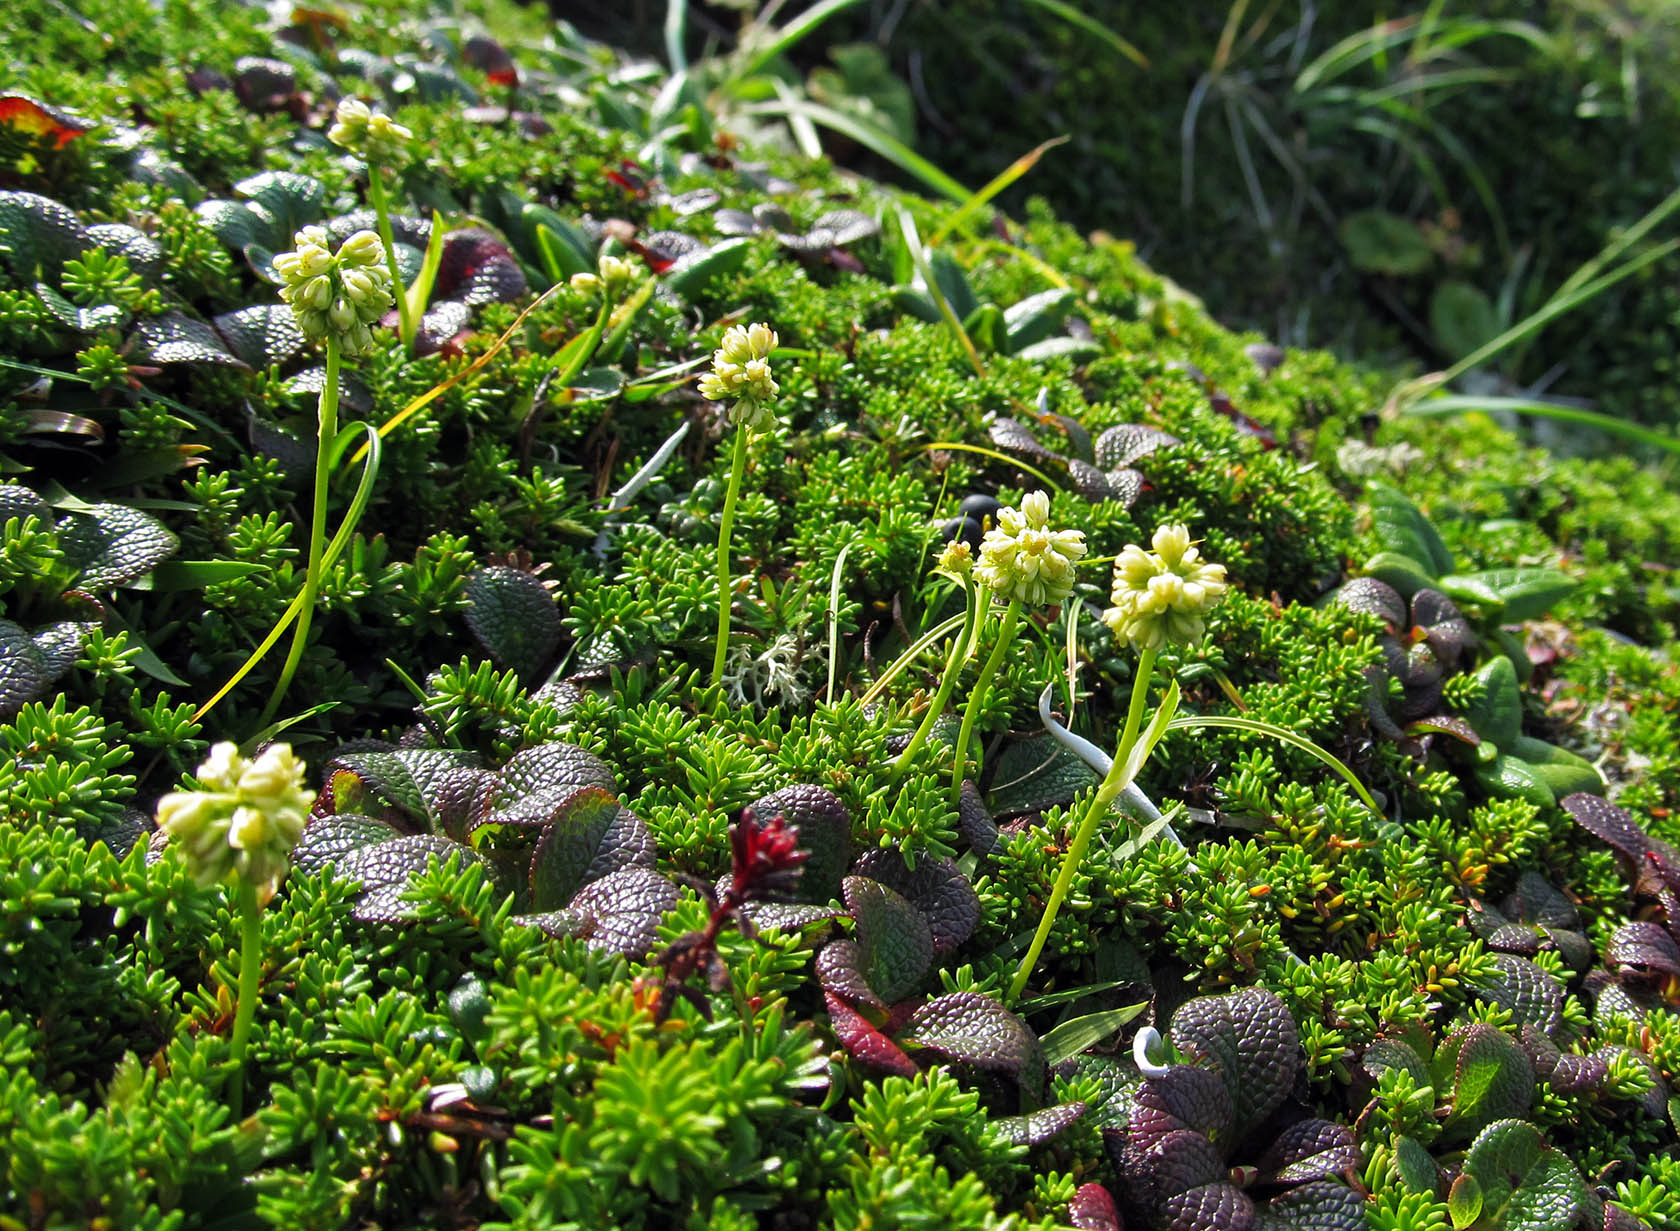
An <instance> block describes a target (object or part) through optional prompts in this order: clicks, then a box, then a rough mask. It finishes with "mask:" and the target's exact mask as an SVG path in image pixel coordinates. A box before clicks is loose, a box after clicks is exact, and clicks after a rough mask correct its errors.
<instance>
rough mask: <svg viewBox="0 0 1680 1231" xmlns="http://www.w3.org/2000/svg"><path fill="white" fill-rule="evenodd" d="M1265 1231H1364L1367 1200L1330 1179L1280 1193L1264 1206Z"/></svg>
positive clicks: (1262, 1224)
mask: <svg viewBox="0 0 1680 1231" xmlns="http://www.w3.org/2000/svg"><path fill="white" fill-rule="evenodd" d="M1259 1225H1260V1227H1261V1229H1262V1231H1364V1229H1365V1199H1364V1198H1363V1197H1361V1196H1360V1195H1359V1194H1358V1193H1356V1192H1355V1191H1354V1190H1353V1189H1351V1188H1349V1187H1348V1186H1347V1185H1345V1184H1337V1183H1335V1182H1333V1181H1330V1180H1313V1181H1311V1182H1310V1183H1307V1184H1302V1185H1299V1186H1298V1187H1295V1188H1291V1189H1289V1190H1288V1191H1287V1192H1282V1193H1279V1194H1278V1195H1277V1196H1275V1197H1273V1198H1272V1199H1271V1200H1270V1201H1268V1202H1267V1203H1266V1204H1265V1205H1263V1206H1261V1207H1260V1224H1259Z"/></svg>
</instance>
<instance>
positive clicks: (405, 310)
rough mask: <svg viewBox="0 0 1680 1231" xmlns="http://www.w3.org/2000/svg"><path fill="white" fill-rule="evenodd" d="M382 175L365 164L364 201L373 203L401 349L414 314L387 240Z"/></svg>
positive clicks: (407, 343)
mask: <svg viewBox="0 0 1680 1231" xmlns="http://www.w3.org/2000/svg"><path fill="white" fill-rule="evenodd" d="M384 177H385V173H384V172H383V171H382V170H380V168H379V166H378V165H377V164H375V163H372V162H370V163H368V199H369V200H370V201H371V202H372V203H373V217H374V225H375V226H377V227H378V229H379V242H380V243H382V244H383V245H385V268H386V269H388V270H390V271H391V290H392V291H393V292H394V293H395V295H396V299H397V320H398V326H397V331H398V333H400V334H401V336H402V344H403V349H404V350H405V351H406V350H407V349H408V348H409V347H411V346H413V345H414V310H413V309H412V308H411V307H410V306H409V303H408V291H407V289H406V288H405V287H404V286H403V279H402V270H401V269H400V268H399V267H398V265H397V245H396V242H395V241H394V240H393V239H392V238H391V206H390V202H389V201H388V200H387V199H386V196H385V178H384Z"/></svg>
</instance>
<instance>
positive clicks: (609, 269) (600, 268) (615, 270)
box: [571, 256, 636, 299]
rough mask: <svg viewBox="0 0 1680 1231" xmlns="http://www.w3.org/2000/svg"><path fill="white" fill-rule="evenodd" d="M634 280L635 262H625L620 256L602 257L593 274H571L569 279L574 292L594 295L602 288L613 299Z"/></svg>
mask: <svg viewBox="0 0 1680 1231" xmlns="http://www.w3.org/2000/svg"><path fill="white" fill-rule="evenodd" d="M635 280H636V264H635V262H634V261H628V260H625V259H624V258H623V257H621V256H603V257H602V258H601V259H600V261H599V262H598V263H597V264H596V266H595V272H594V273H592V274H591V273H581V274H573V275H572V278H571V282H572V289H573V290H575V291H582V292H583V293H584V294H586V295H596V294H599V293H600V292H601V290H602V289H603V288H604V289H605V290H606V292H607V294H608V295H609V296H611V297H612V298H614V299H617V298H618V297H619V295H621V294H622V293H623V292H624V289H625V288H626V287H627V286H629V285H630V284H631V283H632V282H634V281H635Z"/></svg>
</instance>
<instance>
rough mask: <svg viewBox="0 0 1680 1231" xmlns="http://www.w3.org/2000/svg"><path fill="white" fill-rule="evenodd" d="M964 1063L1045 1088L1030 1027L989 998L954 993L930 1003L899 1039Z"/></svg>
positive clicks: (1032, 1088)
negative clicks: (1002, 1073)
mask: <svg viewBox="0 0 1680 1231" xmlns="http://www.w3.org/2000/svg"><path fill="white" fill-rule="evenodd" d="M898 1037H899V1038H900V1039H901V1040H902V1041H904V1042H907V1043H916V1044H918V1045H920V1046H922V1047H926V1048H929V1049H931V1050H933V1051H937V1052H939V1053H940V1054H942V1055H944V1056H947V1057H949V1058H950V1059H952V1060H956V1061H958V1062H960V1063H963V1064H972V1065H974V1066H975V1067H977V1068H982V1069H994V1070H997V1071H1000V1072H1005V1073H1008V1074H1010V1075H1011V1076H1013V1077H1014V1078H1015V1080H1016V1081H1018V1082H1020V1083H1021V1085H1022V1087H1023V1088H1025V1089H1026V1090H1028V1091H1032V1092H1037V1091H1041V1090H1042V1089H1043V1088H1044V1079H1045V1069H1044V1053H1043V1051H1042V1050H1041V1049H1040V1047H1039V1045H1038V1036H1037V1035H1035V1034H1033V1032H1032V1031H1031V1030H1030V1029H1028V1027H1027V1023H1026V1022H1024V1021H1022V1020H1021V1019H1020V1018H1019V1017H1017V1016H1015V1014H1013V1013H1011V1012H1010V1011H1009V1010H1008V1009H1006V1008H1004V1007H1003V1006H1002V1005H1001V1004H999V1003H998V1002H997V1001H995V1000H993V999H992V998H991V997H990V996H984V995H981V994H980V993H979V992H953V993H951V994H950V995H948V996H940V997H937V998H936V999H933V1000H930V1001H928V1002H927V1003H926V1004H925V1005H923V1006H922V1007H921V1008H919V1009H917V1010H916V1011H915V1012H914V1013H913V1014H912V1015H911V1017H910V1022H909V1024H908V1025H907V1026H906V1027H905V1028H904V1030H903V1031H902V1032H901V1033H900V1034H899V1036H898Z"/></svg>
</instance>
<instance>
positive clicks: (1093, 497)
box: [1068, 457, 1115, 503]
mask: <svg viewBox="0 0 1680 1231" xmlns="http://www.w3.org/2000/svg"><path fill="white" fill-rule="evenodd" d="M1068 478H1069V479H1071V480H1072V481H1073V488H1074V490H1075V491H1077V492H1078V493H1079V494H1080V495H1081V496H1083V497H1085V499H1087V500H1089V501H1092V502H1093V503H1094V502H1096V501H1098V500H1109V499H1112V498H1113V497H1114V495H1115V490H1114V484H1112V483H1110V482H1109V481H1108V475H1106V474H1104V473H1103V472H1102V471H1101V470H1098V469H1097V468H1096V467H1095V466H1093V465H1091V463H1090V462H1083V461H1080V460H1079V459H1078V458H1077V457H1075V458H1069V459H1068Z"/></svg>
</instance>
